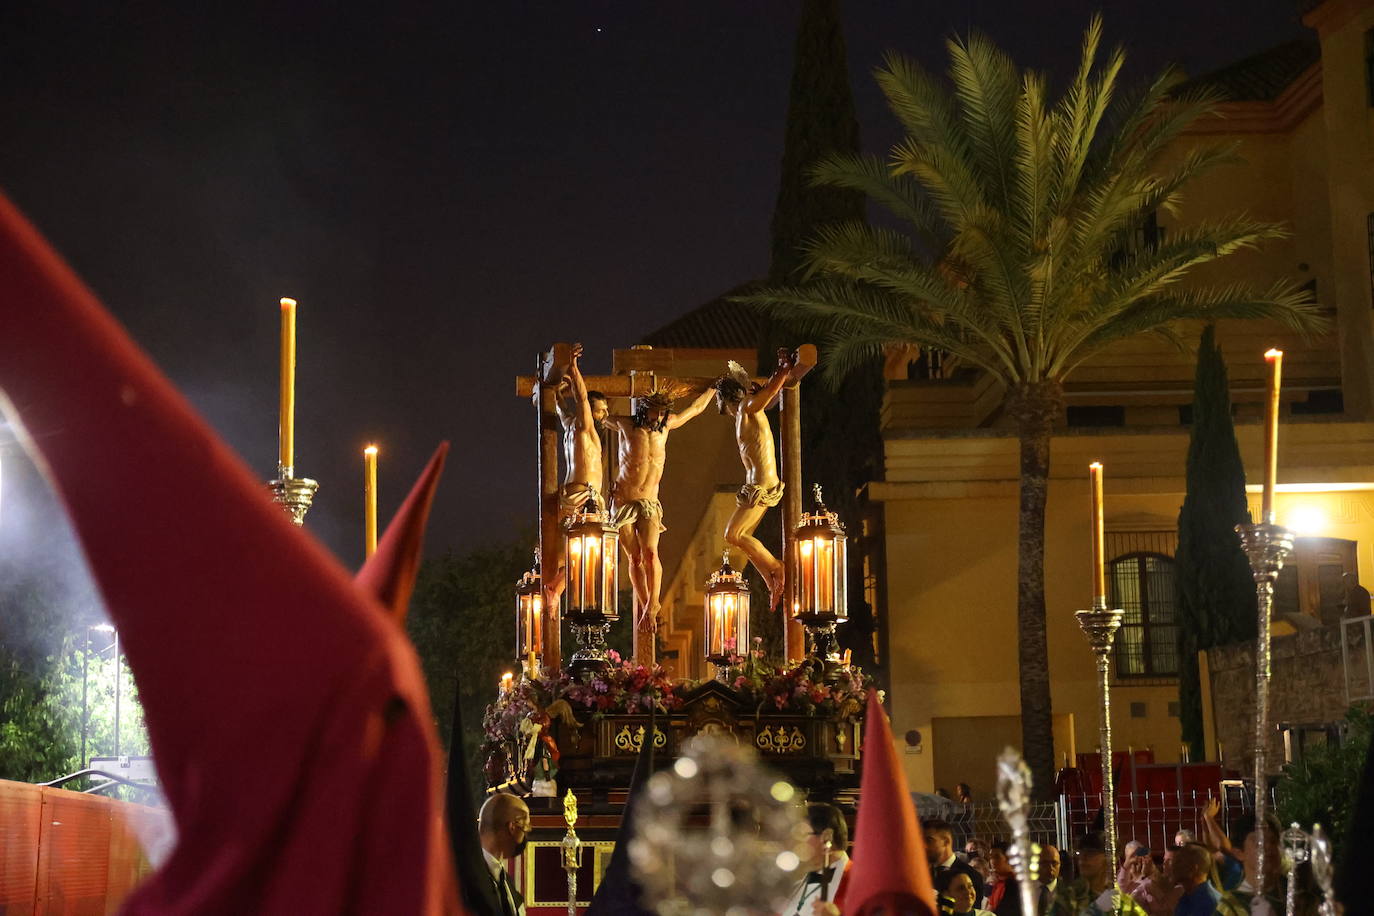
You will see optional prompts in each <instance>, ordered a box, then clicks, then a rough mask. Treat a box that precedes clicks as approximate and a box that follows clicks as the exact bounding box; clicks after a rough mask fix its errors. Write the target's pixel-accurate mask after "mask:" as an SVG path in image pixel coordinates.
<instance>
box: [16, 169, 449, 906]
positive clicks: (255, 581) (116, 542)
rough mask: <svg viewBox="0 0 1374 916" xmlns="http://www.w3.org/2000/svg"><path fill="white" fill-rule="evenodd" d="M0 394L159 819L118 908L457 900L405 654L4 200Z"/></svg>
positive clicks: (398, 638)
mask: <svg viewBox="0 0 1374 916" xmlns="http://www.w3.org/2000/svg"><path fill="white" fill-rule="evenodd" d="M0 391H2V392H3V393H4V394H5V395H6V396H7V398H8V399H9V401H10V402H11V403H12V406H13V409H14V411H15V413H16V414H17V419H18V420H19V421H20V422H21V423H22V424H23V426H24V428H25V429H26V431H27V433H28V435H29V436H30V440H29V442H30V445H31V448H32V449H33V450H34V451H35V456H34V457H35V459H37V460H39V461H40V463H41V464H43V465H44V466H46V469H47V471H48V474H49V477H50V479H51V481H52V482H53V484H54V485H55V487H56V489H57V490H58V492H59V493H60V495H61V497H62V499H63V501H64V502H65V504H66V507H67V512H68V515H69V516H70V519H71V522H72V525H73V527H74V529H75V531H76V533H77V535H78V537H79V538H80V541H81V544H82V546H83V548H84V550H85V554H86V558H87V560H88V561H89V564H90V568H91V572H92V574H93V576H94V578H95V581H96V583H97V584H98V586H99V588H100V591H101V593H102V595H103V597H104V599H105V603H106V606H107V608H108V610H109V613H110V617H111V619H112V621H113V622H114V624H115V626H116V627H117V628H118V629H119V634H120V639H121V642H122V644H123V645H124V647H125V648H126V651H127V657H128V660H129V663H130V665H131V666H132V668H133V672H134V677H135V680H136V681H137V683H138V688H139V693H140V697H141V699H142V702H143V708H144V712H145V716H146V721H147V726H148V733H149V737H150V739H151V741H152V745H153V751H154V754H155V756H156V759H157V766H158V772H159V776H160V778H161V780H162V786H163V790H164V792H165V793H166V796H167V799H168V801H169V803H170V804H171V807H172V812H173V815H174V816H175V819H176V823H177V828H178V836H179V839H178V843H177V846H176V848H175V849H174V850H173V852H172V853H171V855H170V857H169V858H168V860H167V861H166V862H165V863H163V865H162V867H161V868H160V869H159V870H158V871H157V872H156V873H155V874H154V875H153V876H152V877H151V878H150V879H149V880H148V881H147V882H145V883H144V884H143V885H142V886H141V887H139V888H138V889H137V890H135V891H134V893H133V895H132V896H131V897H130V898H129V900H128V901H127V902H126V906H125V912H131V913H188V914H189V913H202V914H204V913H209V914H215V913H304V912H330V913H366V912H388V913H421V912H423V913H430V912H437V911H440V910H442V909H450V908H451V907H453V906H454V905H455V904H454V903H453V901H454V900H455V898H454V894H453V891H454V887H453V881H452V873H451V869H450V866H449V863H448V853H447V850H446V849H445V848H444V845H443V839H442V828H441V826H440V816H441V811H442V807H441V805H440V801H439V792H438V788H439V783H438V777H439V767H438V762H439V752H438V750H437V746H436V741H435V736H434V733H433V728H432V724H431V723H432V717H431V714H430V709H429V700H428V697H427V696H426V693H425V687H424V680H423V678H422V676H421V673H420V668H419V664H418V661H417V659H416V657H415V654H414V650H413V649H412V648H411V646H410V645H409V643H408V642H407V640H406V639H405V637H404V635H403V634H402V632H401V631H400V630H399V629H398V628H397V627H396V626H395V625H394V624H393V623H392V622H391V621H389V620H387V619H386V616H385V615H384V614H383V613H382V611H381V609H380V608H379V607H378V606H377V604H376V603H375V602H373V601H372V600H370V599H369V598H367V597H365V596H364V595H363V593H362V592H361V591H360V590H359V589H357V588H356V587H355V586H354V585H353V583H352V582H351V581H350V579H349V576H348V574H347V573H346V572H345V571H344V570H343V568H342V567H341V566H340V565H339V564H338V563H337V562H336V561H335V560H334V559H333V558H332V557H331V556H330V555H329V554H328V552H327V551H325V550H324V549H323V548H322V547H321V546H320V545H319V544H318V543H317V542H316V541H315V540H314V538H313V537H311V536H310V535H309V534H307V533H305V532H303V531H301V530H300V529H298V528H296V527H295V526H293V525H292V524H291V523H290V522H289V521H288V520H287V518H286V516H285V514H284V513H283V512H282V511H281V510H280V509H279V508H278V507H276V506H274V505H273V504H272V503H271V502H270V500H269V499H268V498H267V495H266V493H265V490H264V487H263V484H262V482H261V481H259V480H258V479H256V478H255V477H254V475H253V474H252V473H250V472H249V470H248V468H247V467H245V466H244V464H243V463H242V462H241V461H240V460H239V459H238V458H237V457H236V456H235V455H234V454H233V452H232V451H231V450H230V449H229V448H228V447H227V446H225V445H224V443H223V442H221V441H220V440H219V439H218V437H216V436H215V434H214V433H213V432H212V431H211V430H210V428H209V427H208V426H207V425H206V424H205V423H204V422H203V421H202V420H201V419H200V418H199V417H198V416H197V415H196V414H195V412H194V411H193V410H192V409H191V407H190V406H189V405H188V404H187V403H186V401H185V400H183V399H182V397H181V396H180V395H179V394H178V393H177V392H176V391H175V390H174V389H173V388H172V386H171V385H170V384H169V383H168V382H167V380H166V379H165V378H164V377H163V376H162V375H161V374H160V373H159V372H158V370H157V369H156V368H155V367H154V366H153V364H152V362H151V361H150V360H149V359H148V358H147V357H146V356H145V355H144V354H143V353H142V352H141V351H140V350H139V349H138V347H137V346H136V345H135V344H134V343H133V342H132V341H131V340H130V339H129V337H128V336H127V335H126V334H125V333H124V331H123V330H122V329H121V328H120V327H119V325H118V324H117V323H116V322H115V320H114V319H113V318H112V317H111V316H110V315H109V313H108V312H106V311H105V309H104V308H102V307H101V305H100V303H99V302H98V301H97V300H96V299H95V297H94V296H93V295H92V294H91V292H90V291H89V290H87V289H86V288H85V286H83V285H82V284H81V282H80V281H79V280H78V279H77V278H76V276H75V275H74V274H73V273H72V272H71V270H70V269H69V268H68V267H67V266H66V265H65V264H64V263H63V262H62V260H61V259H60V258H59V257H58V256H57V254H56V253H55V252H53V251H52V249H51V248H49V247H48V245H47V244H46V243H45V242H44V240H43V239H42V238H41V237H40V236H39V234H38V233H37V232H36V231H35V230H34V229H33V227H32V226H30V225H29V224H28V222H27V221H26V220H25V219H24V218H23V216H21V215H20V213H19V212H18V211H17V210H16V209H15V208H14V206H13V205H12V204H11V203H10V202H9V201H8V200H7V199H6V198H5V197H4V196H3V195H0Z"/></svg>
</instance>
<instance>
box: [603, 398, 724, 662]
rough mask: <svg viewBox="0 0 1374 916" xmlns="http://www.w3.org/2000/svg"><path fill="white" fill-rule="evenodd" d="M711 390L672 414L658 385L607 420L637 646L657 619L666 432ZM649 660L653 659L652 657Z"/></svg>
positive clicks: (696, 410)
mask: <svg viewBox="0 0 1374 916" xmlns="http://www.w3.org/2000/svg"><path fill="white" fill-rule="evenodd" d="M712 394H713V391H712V389H710V388H707V389H706V390H705V391H703V392H702V393H701V394H700V395H698V396H697V397H696V399H695V400H693V401H692V403H691V404H690V405H688V407H687V408H686V409H685V410H683V411H682V412H681V413H673V412H672V406H673V395H672V394H671V393H669V392H668V391H667V390H663V389H658V390H655V391H653V392H651V393H649V394H647V395H641V396H640V397H637V398H634V400H633V408H634V414H633V415H632V416H629V417H609V418H607V420H606V423H607V425H608V426H611V427H612V428H614V429H616V430H618V431H619V432H620V454H619V461H618V465H617V470H616V478H615V484H614V486H613V488H612V490H611V504H612V507H613V511H614V514H613V517H612V524H614V525H615V526H616V527H617V528H619V529H620V544H621V546H622V547H623V548H624V549H625V556H626V558H627V559H628V560H629V563H630V585H631V586H632V587H633V589H634V597H635V637H636V639H635V643H636V646H638V645H639V642H640V635H641V634H642V633H652V632H653V630H654V627H655V625H656V623H657V620H658V611H659V589H660V587H661V585H662V581H663V564H662V562H661V561H660V560H659V557H658V537H659V534H660V533H661V532H663V531H664V525H663V504H662V503H660V502H659V500H658V485H659V482H660V481H661V480H662V479H663V463H664V460H665V457H666V448H667V443H668V433H670V432H672V431H673V430H675V429H677V428H678V427H679V426H682V425H683V424H684V423H686V422H687V421H689V420H691V419H693V418H694V417H696V416H697V415H698V414H700V413H701V412H702V411H703V410H704V409H705V408H706V405H707V403H708V402H709V401H710V400H711V396H712ZM639 661H641V662H645V661H646V659H643V658H640V659H639ZM647 661H648V662H650V663H651V662H652V659H651V658H650V659H648V660H647Z"/></svg>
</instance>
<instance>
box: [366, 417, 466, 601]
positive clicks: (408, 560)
mask: <svg viewBox="0 0 1374 916" xmlns="http://www.w3.org/2000/svg"><path fill="white" fill-rule="evenodd" d="M447 458H448V443H447V442H441V443H440V444H439V447H438V448H436V449H435V450H434V456H433V457H431V458H430V459H429V464H427V465H425V469H424V471H422V472H421V473H420V478H419V479H418V480H416V481H415V486H413V487H411V488H410V495H409V496H407V497H406V501H405V502H403V503H401V508H399V509H397V510H396V514H395V515H394V516H392V519H391V524H389V525H387V526H386V532H385V533H384V534H383V535H382V539H381V540H380V541H378V542H377V549H376V550H375V551H373V553H372V556H370V557H368V558H367V561H366V562H364V563H363V568H362V569H360V570H358V574H357V575H356V576H354V577H353V582H354V584H355V585H357V586H358V587H359V588H361V589H362V590H363V591H365V592H366V593H367V594H369V595H372V596H373V597H375V598H376V599H377V600H378V601H379V602H380V603H381V605H382V607H384V608H386V610H387V613H388V614H389V615H390V616H391V619H392V620H395V621H396V622H397V623H399V624H402V625H404V624H405V619H406V611H408V610H409V609H410V595H411V593H412V592H413V591H415V577H416V575H418V574H419V572H420V560H421V557H422V551H423V548H424V543H425V523H426V522H428V521H429V507H430V506H431V505H433V503H434V491H435V490H437V489H438V488H439V477H440V476H441V475H442V474H443V473H444V461H445V459H447Z"/></svg>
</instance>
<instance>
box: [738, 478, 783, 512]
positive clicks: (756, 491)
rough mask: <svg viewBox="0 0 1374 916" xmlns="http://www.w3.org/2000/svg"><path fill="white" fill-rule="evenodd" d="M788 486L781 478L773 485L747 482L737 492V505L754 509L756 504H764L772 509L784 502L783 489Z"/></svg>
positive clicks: (766, 507)
mask: <svg viewBox="0 0 1374 916" xmlns="http://www.w3.org/2000/svg"><path fill="white" fill-rule="evenodd" d="M784 487H786V484H784V483H783V482H782V481H781V480H779V481H778V482H777V483H776V484H774V485H773V486H771V487H761V486H759V485H758V484H756V483H746V484H745V485H744V486H742V487H740V488H739V492H738V493H736V494H735V505H737V506H739V507H740V508H741V509H752V508H754V507H756V506H763V507H764V508H765V509H771V508H773V507H774V506H776V505H777V504H778V503H780V502H782V491H783V488H784Z"/></svg>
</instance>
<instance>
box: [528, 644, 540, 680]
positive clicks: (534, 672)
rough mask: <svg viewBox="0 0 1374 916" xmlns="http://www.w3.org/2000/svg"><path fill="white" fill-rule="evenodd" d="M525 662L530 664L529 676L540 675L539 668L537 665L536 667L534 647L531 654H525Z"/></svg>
mask: <svg viewBox="0 0 1374 916" xmlns="http://www.w3.org/2000/svg"><path fill="white" fill-rule="evenodd" d="M525 664H526V665H527V666H528V668H529V676H530V677H536V676H538V674H539V669H538V668H536V667H534V650H533V649H531V650H530V651H529V654H528V655H526V656H525Z"/></svg>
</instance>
